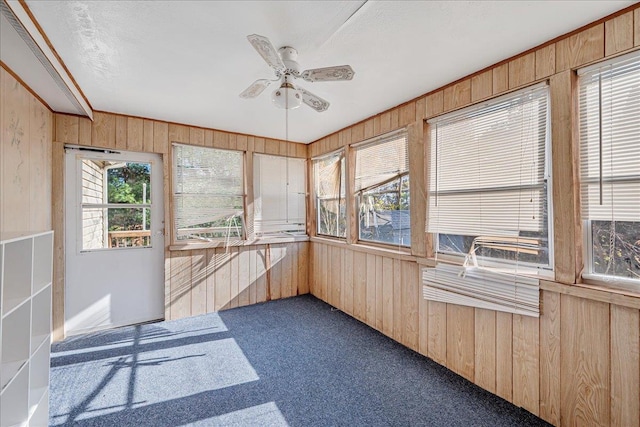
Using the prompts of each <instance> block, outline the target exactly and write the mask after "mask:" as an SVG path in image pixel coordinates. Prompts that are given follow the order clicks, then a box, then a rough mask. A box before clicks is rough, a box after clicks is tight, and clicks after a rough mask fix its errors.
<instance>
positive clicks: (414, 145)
mask: <svg viewBox="0 0 640 427" xmlns="http://www.w3.org/2000/svg"><path fill="white" fill-rule="evenodd" d="M407 130H408V140H409V142H408V144H409V176H410V177H415V178H418V179H412V180H411V186H410V187H409V194H410V200H411V221H410V224H411V254H412V255H415V256H421V257H425V256H426V255H427V246H426V237H427V234H426V233H425V229H426V222H427V219H426V215H427V188H426V180H425V162H426V159H425V150H424V138H423V135H424V122H423V121H419V122H414V123H412V124H411V125H409V126H408V128H407Z"/></svg>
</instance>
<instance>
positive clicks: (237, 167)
mask: <svg viewBox="0 0 640 427" xmlns="http://www.w3.org/2000/svg"><path fill="white" fill-rule="evenodd" d="M173 154H174V159H175V160H174V162H175V163H174V199H173V203H174V215H175V225H176V229H177V230H178V232H179V234H180V230H182V229H187V228H194V227H202V228H206V227H208V226H210V225H211V223H213V222H216V221H220V220H229V219H231V218H233V217H235V216H242V214H243V204H244V185H243V163H244V162H243V153H242V152H241V151H230V150H219V149H214V148H205V147H193V146H188V145H180V144H174V145H173Z"/></svg>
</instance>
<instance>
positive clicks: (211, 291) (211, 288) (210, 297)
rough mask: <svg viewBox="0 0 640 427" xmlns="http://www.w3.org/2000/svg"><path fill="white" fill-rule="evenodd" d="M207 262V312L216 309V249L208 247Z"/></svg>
mask: <svg viewBox="0 0 640 427" xmlns="http://www.w3.org/2000/svg"><path fill="white" fill-rule="evenodd" d="M205 264H206V270H207V273H206V274H207V278H206V286H207V303H206V307H207V313H213V312H214V311H215V310H216V274H215V272H216V250H215V249H207V252H206V255H205Z"/></svg>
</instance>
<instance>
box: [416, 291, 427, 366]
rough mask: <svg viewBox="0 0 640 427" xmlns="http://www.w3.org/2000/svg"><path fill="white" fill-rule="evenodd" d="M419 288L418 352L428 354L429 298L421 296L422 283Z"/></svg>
mask: <svg viewBox="0 0 640 427" xmlns="http://www.w3.org/2000/svg"><path fill="white" fill-rule="evenodd" d="M419 288H420V302H419V304H418V322H419V324H418V328H419V341H418V352H419V353H420V354H422V355H423V356H428V355H429V300H427V299H426V298H424V297H423V296H422V284H420V286H419Z"/></svg>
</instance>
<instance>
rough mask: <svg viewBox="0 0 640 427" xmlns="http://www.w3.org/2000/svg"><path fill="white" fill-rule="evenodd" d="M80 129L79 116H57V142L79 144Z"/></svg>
mask: <svg viewBox="0 0 640 427" xmlns="http://www.w3.org/2000/svg"><path fill="white" fill-rule="evenodd" d="M11 78H13V77H11ZM16 83H17V82H16ZM15 87H18V86H15ZM19 87H20V88H22V86H19ZM21 92H22V91H21ZM25 92H26V91H25ZM27 99H28V98H27ZM8 104H9V105H11V104H13V105H15V103H8ZM78 127H79V122H78V117H77V116H68V115H66V114H57V115H56V141H57V142H64V143H65V144H78V140H79V137H78V131H79V129H78Z"/></svg>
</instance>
